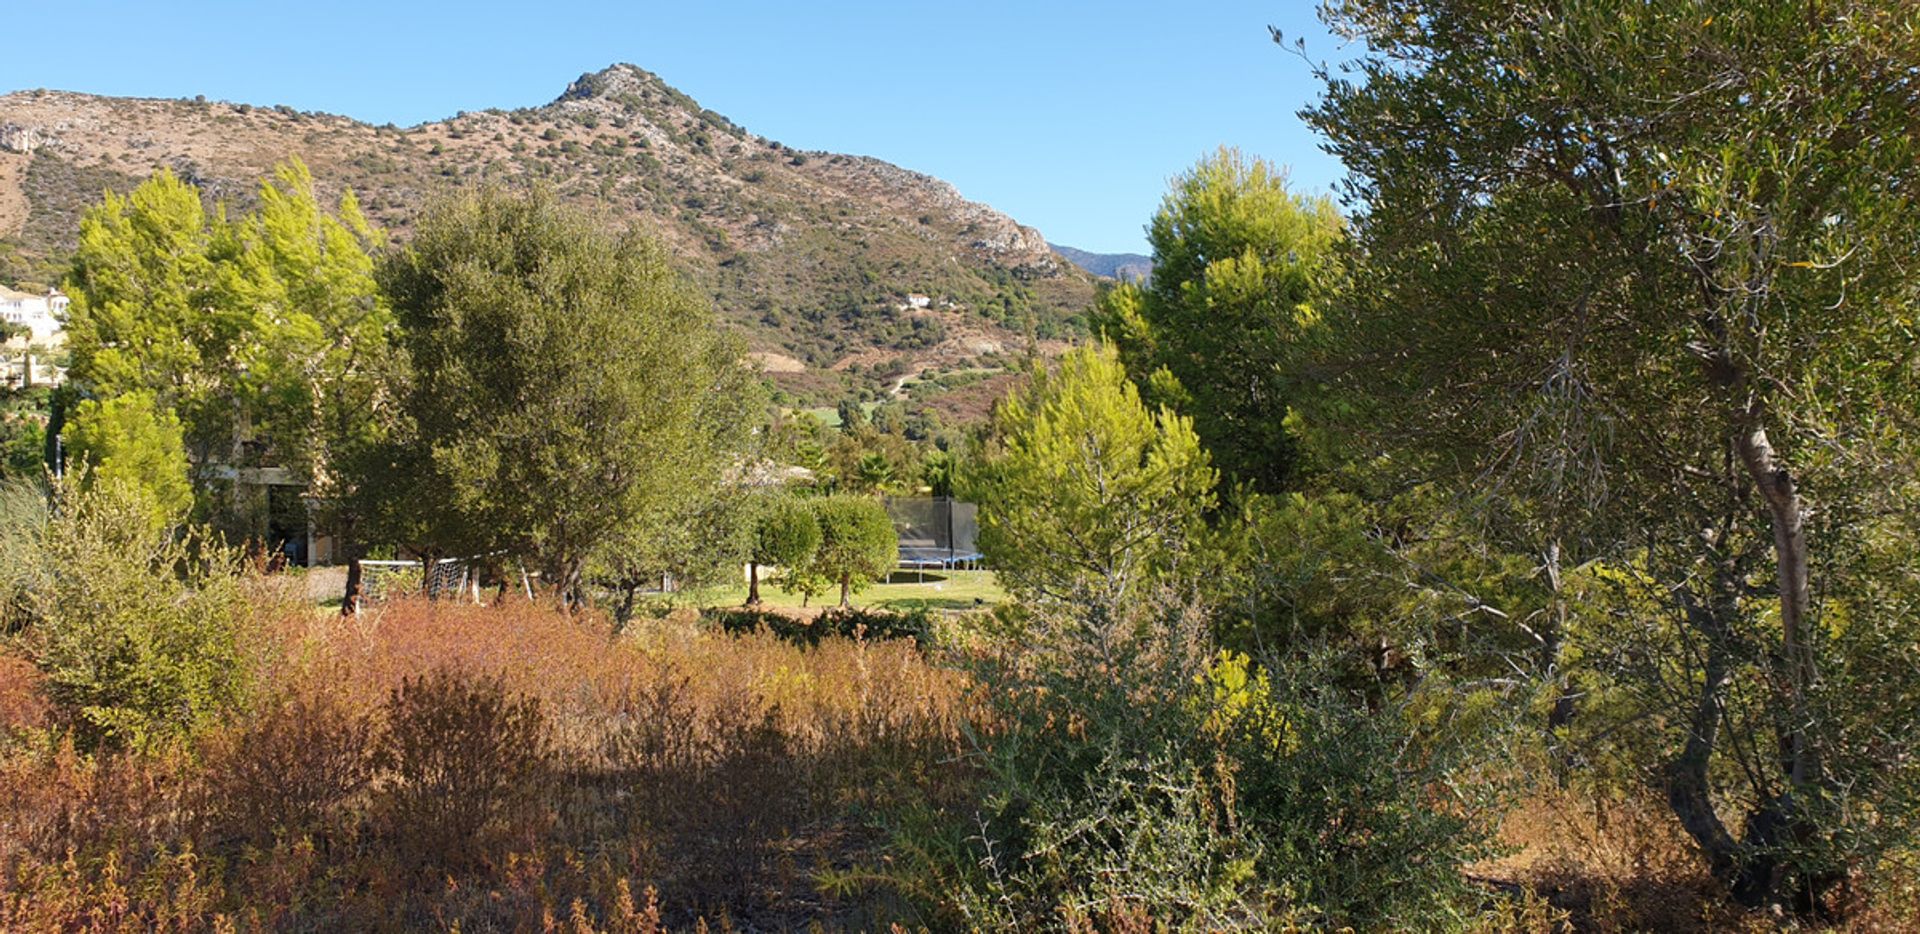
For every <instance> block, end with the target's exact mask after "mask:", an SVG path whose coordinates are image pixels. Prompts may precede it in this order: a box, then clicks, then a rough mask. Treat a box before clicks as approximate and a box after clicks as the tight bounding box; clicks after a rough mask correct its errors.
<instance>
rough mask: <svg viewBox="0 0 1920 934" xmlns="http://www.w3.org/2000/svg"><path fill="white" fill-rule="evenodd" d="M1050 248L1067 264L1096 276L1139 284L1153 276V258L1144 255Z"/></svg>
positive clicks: (1064, 247) (1063, 247)
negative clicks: (1064, 259) (1065, 260)
mask: <svg viewBox="0 0 1920 934" xmlns="http://www.w3.org/2000/svg"><path fill="white" fill-rule="evenodd" d="M1052 246H1053V251H1054V252H1056V253H1058V254H1060V255H1061V256H1063V257H1066V259H1067V261H1068V262H1070V263H1072V264H1074V265H1075V266H1078V267H1080V268H1081V269H1083V270H1085V271H1087V272H1089V273H1091V274H1093V275H1096V276H1100V277H1103V278H1107V279H1119V280H1121V281H1122V282H1141V281H1145V280H1146V278H1147V277H1148V276H1151V275H1153V257H1151V256H1148V255H1146V254H1144V253H1095V252H1093V251H1091V250H1080V249H1075V248H1073V247H1070V246H1064V245H1062V244H1058V243H1055V244H1052Z"/></svg>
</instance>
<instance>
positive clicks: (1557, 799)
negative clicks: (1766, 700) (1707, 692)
mask: <svg viewBox="0 0 1920 934" xmlns="http://www.w3.org/2000/svg"><path fill="white" fill-rule="evenodd" d="M1501 838H1502V839H1503V841H1504V842H1505V843H1506V844H1508V845H1509V846H1511V847H1512V848H1513V852H1512V853H1510V854H1509V855H1507V856H1505V857H1503V858H1501V859H1499V860H1495V861H1493V862H1491V863H1488V864H1485V865H1482V866H1478V867H1475V873H1476V874H1477V875H1481V876H1483V877H1485V878H1487V879H1489V880H1494V881H1498V882H1500V883H1504V886H1503V887H1506V888H1510V889H1511V890H1513V891H1517V892H1522V893H1524V894H1525V897H1524V898H1522V899H1521V900H1520V901H1519V902H1518V903H1517V904H1516V905H1515V906H1513V910H1512V911H1511V912H1509V913H1507V914H1506V915H1504V916H1503V917H1502V918H1501V919H1500V921H1501V922H1502V923H1499V924H1495V925H1491V926H1490V928H1489V929H1494V930H1515V931H1519V930H1524V931H1540V932H1543V934H1544V932H1549V931H1552V932H1559V931H1565V930H1577V931H1593V932H1615V931H1621V932H1625V931H1675V932H1688V931H1698V932H1719V931H1753V932H1760V931H1774V930H1779V929H1780V927H1781V921H1782V919H1781V918H1779V917H1775V916H1773V915H1770V914H1768V913H1764V912H1759V913H1756V912H1747V911H1743V910H1741V909H1740V908H1738V907H1737V906H1735V905H1734V904H1733V903H1732V902H1731V901H1730V900H1729V899H1728V898H1727V897H1726V893H1725V892H1724V891H1723V890H1721V888H1720V886H1719V883H1717V882H1715V881H1714V879H1713V877H1712V875H1711V874H1710V873H1709V872H1708V871H1707V865H1706V860H1705V859H1704V857H1702V856H1701V855H1700V852H1699V850H1698V849H1697V848H1695V846H1694V845H1693V843H1692V841H1691V840H1689V839H1688V838H1687V835H1686V833H1685V831H1683V830H1682V829H1681V828H1680V826H1679V824H1678V822H1677V821H1675V819H1674V817H1673V814H1672V812H1671V811H1669V810H1668V809H1667V807H1666V804H1665V802H1662V801H1660V800H1659V799H1657V798H1656V797H1654V796H1653V795H1652V794H1651V793H1649V792H1642V793H1639V794H1628V793H1622V792H1611V793H1609V792H1597V791H1592V790H1579V791H1577V790H1571V789H1561V788H1554V787H1543V788H1538V789H1536V790H1535V791H1533V793H1531V794H1529V795H1527V796H1526V797H1525V798H1524V799H1522V800H1521V801H1519V802H1518V803H1517V804H1516V805H1515V807H1514V808H1513V809H1512V810H1511V811H1510V812H1509V813H1508V814H1507V816H1506V819H1505V821H1504V822H1503V826H1502V828H1501ZM1902 877H1903V876H1902V874H1901V873H1899V872H1881V873H1879V878H1880V879H1881V880H1886V879H1894V880H1898V879H1900V878H1902ZM1905 877H1906V878H1912V876H1911V870H1910V869H1909V870H1908V872H1907V875H1906V876H1905ZM1878 884H1880V885H1882V886H1884V881H1882V882H1880V883H1878ZM1849 891H1850V892H1851V893H1852V895H1853V897H1855V898H1858V899H1859V900H1860V904H1856V905H1852V906H1847V907H1848V910H1847V911H1845V912H1844V917H1845V918H1846V924H1845V926H1844V929H1845V930H1849V931H1876V932H1877V931H1908V930H1914V929H1915V927H1916V924H1920V911H1916V908H1917V907H1920V906H1916V904H1915V899H1914V890H1913V886H1912V884H1911V883H1909V884H1908V885H1907V888H1906V889H1905V890H1900V888H1899V886H1898V885H1897V884H1896V885H1895V886H1893V887H1892V888H1891V889H1888V890H1878V891H1873V892H1866V891H1862V890H1860V889H1855V888H1850V889H1849ZM1510 894H1511V893H1510Z"/></svg>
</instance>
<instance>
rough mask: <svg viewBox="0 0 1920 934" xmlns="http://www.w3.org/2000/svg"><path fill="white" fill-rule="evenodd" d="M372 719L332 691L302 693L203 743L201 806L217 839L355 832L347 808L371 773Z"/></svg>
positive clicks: (324, 837)
mask: <svg viewBox="0 0 1920 934" xmlns="http://www.w3.org/2000/svg"><path fill="white" fill-rule="evenodd" d="M372 735H373V732H372V722H371V718H370V717H368V716H367V715H366V714H364V713H358V712H355V711H352V710H349V709H348V708H347V706H346V704H345V703H344V702H342V701H341V700H340V699H338V698H337V697H335V696H334V695H332V694H325V693H311V694H297V695H294V696H292V697H289V698H287V699H286V700H285V701H282V702H278V703H270V704H263V705H262V709H260V710H259V711H258V712H257V713H256V714H255V715H254V716H253V717H251V718H249V719H248V720H246V721H243V722H242V723H241V724H239V725H237V726H234V727H230V728H228V729H224V730H221V731H218V732H216V733H215V734H213V735H212V736H210V737H208V738H207V739H206V741H205V742H204V743H203V756H204V762H205V768H206V772H207V774H208V779H209V780H208V782H207V785H206V793H207V802H206V805H205V807H204V810H205V811H206V812H207V814H208V815H209V817H210V819H211V821H212V824H211V826H210V832H211V833H212V834H213V835H214V837H215V839H223V838H224V839H228V840H239V841H245V842H249V843H254V844H265V843H270V842H271V841H272V840H273V837H274V835H275V834H276V833H278V834H281V835H283V836H284V835H292V836H303V835H317V836H319V837H320V838H321V839H322V840H323V841H329V840H334V839H341V838H344V837H345V836H347V835H348V834H349V832H350V831H351V825H350V818H349V814H348V812H349V808H350V806H351V805H352V804H353V803H354V802H355V801H357V799H358V798H359V797H360V796H361V794H362V793H363V792H364V791H365V790H366V787H367V784H368V782H369V781H370V779H371V778H372V771H373V770H372V759H371V756H370V752H371V748H370V747H371V740H372Z"/></svg>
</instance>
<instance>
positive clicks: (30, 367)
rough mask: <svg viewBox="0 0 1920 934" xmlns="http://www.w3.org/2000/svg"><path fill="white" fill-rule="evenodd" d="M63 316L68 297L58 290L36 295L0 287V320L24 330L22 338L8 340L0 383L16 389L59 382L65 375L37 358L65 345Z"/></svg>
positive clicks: (0, 367)
mask: <svg viewBox="0 0 1920 934" xmlns="http://www.w3.org/2000/svg"><path fill="white" fill-rule="evenodd" d="M66 313H67V297H66V296H65V295H62V294H60V292H59V291H58V290H57V289H49V290H47V293H46V294H45V295H35V294H33V293H31V292H16V291H14V290H12V289H9V288H5V287H0V321H4V322H6V323H8V324H11V325H15V326H18V327H25V328H26V329H27V335H26V336H25V337H24V338H21V337H15V338H11V339H9V340H8V341H7V342H6V345H5V348H6V353H4V354H0V384H6V385H12V386H19V385H26V384H33V383H41V384H47V383H59V382H60V381H61V379H62V378H63V377H64V376H65V374H64V373H62V372H60V371H59V369H57V368H56V367H54V366H52V365H51V364H50V363H49V362H47V361H46V360H44V359H40V358H41V357H43V355H44V354H45V353H46V352H48V351H54V350H58V349H59V348H60V347H61V345H63V344H65V343H66V342H67V335H66V329H65V325H64V323H63V322H62V319H63V318H64V317H65V315H66Z"/></svg>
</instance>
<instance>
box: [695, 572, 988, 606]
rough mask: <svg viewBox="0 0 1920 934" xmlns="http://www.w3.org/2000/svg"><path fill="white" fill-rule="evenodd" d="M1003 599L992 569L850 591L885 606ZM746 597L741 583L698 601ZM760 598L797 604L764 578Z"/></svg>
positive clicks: (897, 576) (857, 601)
mask: <svg viewBox="0 0 1920 934" xmlns="http://www.w3.org/2000/svg"><path fill="white" fill-rule="evenodd" d="M1006 598H1007V592H1006V591H1004V590H1001V589H1000V583H999V582H998V581H996V580H994V579H993V572H992V571H935V570H929V571H926V572H924V573H922V572H918V571H895V572H893V577H892V578H891V579H889V580H887V581H886V582H884V583H877V584H874V585H872V586H870V587H868V588H867V589H866V590H863V591H861V592H859V593H856V594H854V595H853V604H854V605H855V606H877V607H885V608H888V609H911V608H915V607H927V608H929V609H936V610H971V609H974V608H976V607H987V606H992V605H994V604H996V603H999V602H1000V601H1002V600H1005V599H1006ZM746 599H747V588H746V585H744V584H742V585H741V586H739V587H729V588H726V589H723V590H717V591H710V592H708V593H707V594H706V595H705V599H704V600H703V601H702V602H704V603H706V604H708V605H710V606H739V605H740V604H742V603H744V602H746ZM760 599H762V600H764V601H766V602H767V603H768V604H771V605H773V606H793V607H797V606H799V605H800V597H799V595H798V594H790V593H787V592H786V591H784V590H781V589H780V588H778V587H774V586H772V585H770V584H768V583H767V582H766V581H764V580H763V581H761V582H760ZM839 599H840V591H839V590H838V589H837V588H836V589H835V590H833V591H832V592H830V593H828V594H825V595H824V596H822V597H820V598H819V599H816V600H814V601H813V602H812V603H811V604H809V605H810V606H821V605H823V604H824V605H826V606H832V605H834V603H836V602H837V601H838V600H839Z"/></svg>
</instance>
